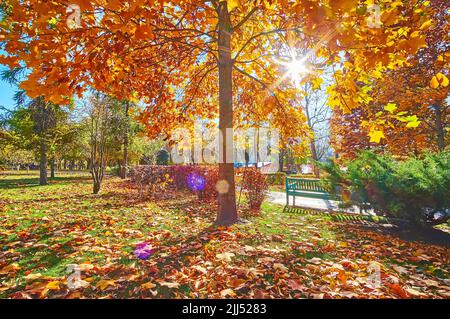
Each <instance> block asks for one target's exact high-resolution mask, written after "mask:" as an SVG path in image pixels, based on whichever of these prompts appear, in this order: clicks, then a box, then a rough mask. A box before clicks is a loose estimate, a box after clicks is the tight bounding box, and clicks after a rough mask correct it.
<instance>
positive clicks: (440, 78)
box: [436, 73, 449, 87]
mask: <svg viewBox="0 0 450 319" xmlns="http://www.w3.org/2000/svg"><path fill="white" fill-rule="evenodd" d="M436 79H437V80H438V81H439V84H440V85H441V86H442V87H447V86H448V82H449V81H448V78H447V77H446V76H445V75H444V74H442V73H438V74H436Z"/></svg>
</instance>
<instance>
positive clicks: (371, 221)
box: [283, 206, 450, 247]
mask: <svg viewBox="0 0 450 319" xmlns="http://www.w3.org/2000/svg"><path fill="white" fill-rule="evenodd" d="M283 213H291V214H292V213H296V214H299V215H323V216H327V217H329V218H330V219H331V220H333V221H334V222H340V223H345V224H348V225H352V226H356V227H361V228H364V229H367V230H373V231H376V232H379V233H382V234H386V235H392V236H395V237H398V238H400V239H402V240H405V241H409V242H417V241H418V242H424V243H426V244H431V245H437V246H444V247H448V246H450V234H449V233H448V232H445V231H442V230H440V229H436V228H433V227H431V226H430V227H410V226H408V223H407V222H405V221H401V220H397V219H389V218H386V217H380V216H370V215H356V214H348V213H336V212H326V211H321V210H314V209H303V208H297V207H287V206H286V207H285V208H284V210H283Z"/></svg>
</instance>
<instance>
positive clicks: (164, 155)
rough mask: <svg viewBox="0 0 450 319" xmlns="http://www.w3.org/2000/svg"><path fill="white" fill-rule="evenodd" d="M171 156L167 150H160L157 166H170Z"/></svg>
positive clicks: (157, 156)
mask: <svg viewBox="0 0 450 319" xmlns="http://www.w3.org/2000/svg"><path fill="white" fill-rule="evenodd" d="M169 161H170V154H169V152H167V151H166V150H160V151H159V152H158V154H157V155H156V165H169Z"/></svg>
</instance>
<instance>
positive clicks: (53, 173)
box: [50, 157, 55, 178]
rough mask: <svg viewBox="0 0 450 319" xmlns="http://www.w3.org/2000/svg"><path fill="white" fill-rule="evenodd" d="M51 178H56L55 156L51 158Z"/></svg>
mask: <svg viewBox="0 0 450 319" xmlns="http://www.w3.org/2000/svg"><path fill="white" fill-rule="evenodd" d="M50 178H55V158H54V157H52V158H51V160H50Z"/></svg>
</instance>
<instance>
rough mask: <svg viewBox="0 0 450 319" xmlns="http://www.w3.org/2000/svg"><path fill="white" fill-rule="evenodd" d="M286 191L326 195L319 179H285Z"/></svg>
mask: <svg viewBox="0 0 450 319" xmlns="http://www.w3.org/2000/svg"><path fill="white" fill-rule="evenodd" d="M286 190H288V191H310V192H319V193H326V192H327V191H326V190H324V189H323V188H322V186H321V183H320V179H303V178H286Z"/></svg>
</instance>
